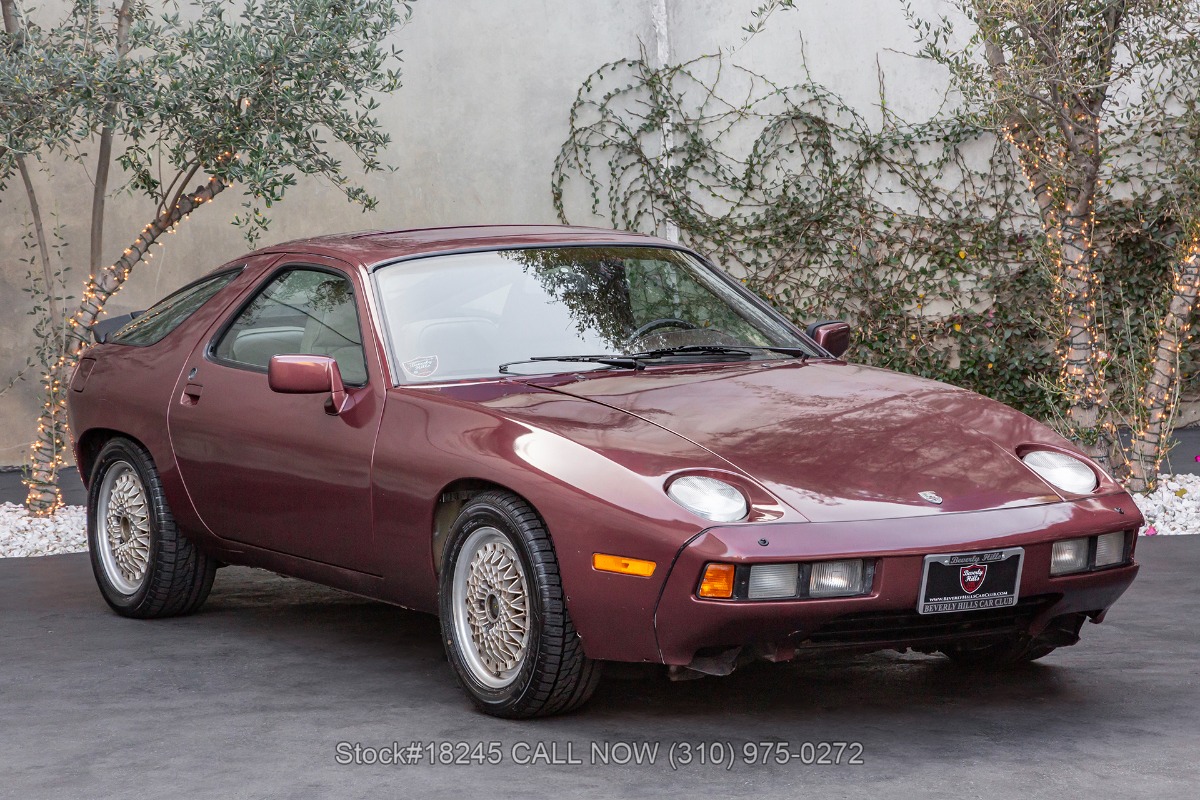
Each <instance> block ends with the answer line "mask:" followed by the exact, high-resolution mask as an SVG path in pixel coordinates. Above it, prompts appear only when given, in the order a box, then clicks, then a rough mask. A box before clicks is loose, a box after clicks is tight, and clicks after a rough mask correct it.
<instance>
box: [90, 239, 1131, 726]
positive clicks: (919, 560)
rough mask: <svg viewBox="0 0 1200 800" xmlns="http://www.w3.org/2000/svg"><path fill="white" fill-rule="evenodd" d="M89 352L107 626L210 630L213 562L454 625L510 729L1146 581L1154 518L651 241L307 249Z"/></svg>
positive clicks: (1003, 641)
mask: <svg viewBox="0 0 1200 800" xmlns="http://www.w3.org/2000/svg"><path fill="white" fill-rule="evenodd" d="M95 335H96V338H97V341H98V343H97V344H96V345H95V346H93V347H92V348H91V349H90V350H89V351H88V352H87V353H86V354H85V357H84V358H83V360H82V361H81V363H80V365H79V368H78V370H77V371H76V373H75V375H74V378H73V380H72V384H71V388H72V390H73V391H72V392H71V393H70V394H71V401H70V415H71V429H72V431H73V432H74V435H75V437H76V439H75V449H76V456H77V459H78V463H79V467H80V472H81V474H82V475H83V476H84V478H85V480H86V481H87V484H88V490H89V499H88V539H89V545H90V549H91V558H92V564H93V567H94V570H95V574H96V579H97V581H98V582H99V585H100V590H101V592H102V593H103V595H104V598H105V600H107V601H108V603H109V604H110V605H111V606H112V607H113V608H114V609H115V610H116V611H117V612H118V613H120V614H124V615H126V616H130V617H143V618H145V617H163V616H169V615H174V614H184V613H188V612H192V611H195V610H196V609H197V608H198V607H199V606H200V605H201V604H202V603H203V602H204V600H205V598H206V596H207V595H208V592H209V589H210V587H211V586H212V582H213V576H214V573H215V571H216V569H217V568H218V567H219V566H221V565H223V564H246V565H250V566H256V567H265V568H267V569H271V570H275V571H277V572H282V573H286V574H288V575H294V576H297V577H300V578H305V579H308V580H312V581H317V582H319V583H323V584H328V585H330V586H335V587H338V588H340V589H344V590H347V591H350V592H355V593H358V594H360V595H365V596H367V597H372V598H378V599H380V600H384V601H387V602H390V603H396V604H399V605H402V606H407V607H409V608H413V609H419V610H421V611H427V612H432V613H436V614H438V615H439V616H440V618H441V625H442V631H443V633H444V640H445V645H446V651H447V655H448V658H449V660H450V663H451V664H452V666H453V667H454V670H455V672H456V674H457V676H458V679H459V680H460V682H461V683H462V685H463V687H464V688H465V689H466V690H467V692H468V693H469V695H470V696H471V697H472V698H473V699H474V701H475V703H476V704H477V705H478V706H479V707H480V708H482V709H483V710H485V711H487V712H488V713H491V714H496V715H500V716H512V717H517V716H535V715H542V714H552V713H557V712H562V711H567V710H570V709H573V708H576V707H578V706H580V705H581V704H582V703H584V702H585V701H586V700H587V699H588V697H589V695H590V694H591V693H592V691H593V689H594V688H595V685H596V681H597V679H598V677H599V674H600V666H601V664H602V663H603V662H605V661H626V662H651V663H656V664H666V665H669V667H670V672H671V674H672V675H675V676H681V677H682V676H687V675H693V674H697V673H707V674H726V673H728V672H730V671H731V670H732V669H733V668H734V667H735V666H737V665H738V664H739V663H742V662H743V661H744V660H747V659H751V658H765V659H769V660H773V661H781V660H786V659H789V658H792V657H793V656H794V655H795V653H796V652H797V651H799V650H807V649H814V648H850V649H857V650H862V651H867V650H877V649H882V648H898V649H901V650H903V649H904V648H913V649H916V650H919V651H921V652H926V653H936V652H940V653H943V654H945V655H946V656H948V657H949V658H950V659H953V660H955V661H958V662H963V663H966V664H1003V663H1015V662H1019V661H1025V660H1031V659H1035V658H1040V657H1041V656H1044V655H1046V654H1047V653H1049V652H1050V651H1051V650H1053V649H1054V648H1056V647H1060V646H1063V645H1070V644H1074V643H1075V642H1076V641H1077V640H1078V638H1079V631H1080V628H1081V626H1082V624H1083V622H1084V620H1086V619H1090V620H1092V621H1093V622H1100V621H1101V620H1102V619H1103V617H1104V615H1105V613H1106V612H1107V610H1108V608H1109V607H1110V606H1111V605H1112V604H1113V602H1114V601H1116V599H1117V598H1118V597H1119V596H1120V595H1121V593H1122V592H1124V590H1125V589H1126V587H1128V586H1129V584H1130V582H1131V581H1132V580H1133V578H1134V576H1135V575H1136V574H1137V570H1138V567H1137V565H1136V564H1135V563H1134V561H1133V551H1134V545H1135V540H1136V537H1137V530H1138V528H1139V526H1140V525H1141V524H1142V518H1141V516H1140V514H1139V513H1138V510H1137V507H1136V506H1135V505H1134V503H1133V501H1132V500H1131V499H1130V497H1129V495H1128V494H1126V493H1125V492H1124V491H1122V489H1121V487H1120V486H1118V485H1117V484H1116V483H1114V482H1113V480H1112V479H1111V478H1110V477H1108V476H1107V475H1106V474H1105V473H1104V472H1103V471H1102V470H1101V469H1100V468H1098V467H1097V466H1096V464H1094V463H1092V462H1091V461H1089V460H1088V459H1087V458H1086V457H1084V456H1083V455H1082V454H1081V453H1079V452H1078V451H1077V450H1075V449H1074V448H1073V447H1072V446H1071V445H1070V444H1069V443H1068V442H1067V441H1065V440H1064V439H1062V438H1061V437H1059V436H1058V435H1056V434H1055V433H1053V432H1052V431H1051V430H1050V429H1048V428H1046V427H1045V426H1043V425H1041V424H1039V423H1037V422H1035V421H1033V420H1032V419H1030V418H1028V417H1026V416H1023V415H1022V414H1019V413H1017V412H1016V411H1013V410H1012V409H1010V408H1007V407H1005V406H1003V405H1001V404H999V403H996V402H993V401H991V400H988V399H986V398H984V397H981V396H979V395H976V394H972V393H970V392H966V391H963V390H960V389H955V388H953V387H950V386H946V385H944V384H941V383H936V382H933V381H929V380H923V379H919V378H915V377H911V376H907V375H900V374H897V373H894V372H889V371H886V370H881V369H872V368H868V367H863V366H856V365H854V364H850V363H847V362H846V361H844V360H842V359H841V355H842V354H843V353H844V351H845V350H846V347H847V344H848V340H849V328H848V326H846V325H845V324H843V323H836V322H823V323H816V324H814V325H812V326H810V327H809V328H808V330H807V332H805V331H802V330H799V329H798V328H796V327H794V326H793V325H792V324H791V323H789V322H788V320H787V319H785V318H784V317H783V316H782V315H780V314H779V313H777V312H776V311H775V310H773V309H772V308H771V307H770V306H768V305H767V304H766V303H764V302H763V301H761V300H760V299H759V298H757V297H755V296H754V295H752V294H751V293H749V292H748V291H746V289H745V288H744V287H743V286H741V285H740V284H739V283H738V282H737V281H734V280H731V279H730V278H728V277H727V276H726V275H724V274H723V273H722V272H721V271H719V270H718V269H716V268H714V267H713V265H712V264H710V263H708V262H706V261H705V260H704V258H702V257H701V256H699V255H697V254H696V253H694V252H692V251H690V250H688V249H686V248H682V247H680V246H678V245H676V244H672V243H671V242H667V241H663V240H659V239H654V238H650V237H645V236H638V235H632V234H626V233H617V232H614V231H606V230H596V229H586V228H565V227H522V226H504V227H474V228H435V229H427V230H412V231H399V232H376V233H359V234H346V235H340V236H330V237H324V238H319V239H311V240H307V241H299V242H293V243H290V244H284V245H279V246H277V247H271V248H268V249H265V250H261V251H258V252H255V253H252V254H250V255H248V256H246V257H245V258H240V259H238V260H237V261H235V262H232V263H230V264H228V265H226V266H224V267H221V268H220V269H217V270H216V271H214V272H212V273H211V274H209V275H208V276H206V277H204V278H202V279H200V280H198V281H196V282H194V283H192V284H190V285H188V286H185V287H184V288H183V289H180V290H179V291H178V292H176V293H174V294H172V295H171V296H169V297H167V298H166V299H165V300H163V301H161V302H160V303H158V304H157V305H155V306H154V307H152V308H150V309H149V310H148V311H146V312H144V313H142V314H140V315H137V316H136V317H129V318H125V319H115V320H110V321H107V322H105V323H103V324H102V325H98V326H97V327H96V330H95Z"/></svg>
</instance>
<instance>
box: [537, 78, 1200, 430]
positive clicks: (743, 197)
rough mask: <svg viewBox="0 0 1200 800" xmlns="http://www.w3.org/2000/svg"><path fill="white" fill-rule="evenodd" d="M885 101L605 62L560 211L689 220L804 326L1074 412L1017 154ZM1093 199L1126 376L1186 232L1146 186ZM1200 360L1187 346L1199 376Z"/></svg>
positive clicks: (659, 228) (992, 391)
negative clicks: (847, 328) (821, 322)
mask: <svg viewBox="0 0 1200 800" xmlns="http://www.w3.org/2000/svg"><path fill="white" fill-rule="evenodd" d="M881 85H882V81H881ZM879 107H880V114H879V116H878V118H877V119H875V120H873V121H868V120H867V119H866V118H865V117H864V116H863V115H862V114H861V113H859V112H858V111H856V110H855V109H853V108H851V107H849V106H848V105H847V103H845V102H844V101H843V100H842V99H841V98H840V97H838V96H837V95H836V94H835V93H833V92H832V91H830V90H829V89H828V88H826V87H824V86H822V85H820V84H818V83H816V82H814V81H813V80H811V78H810V77H808V76H807V75H806V76H805V79H804V80H802V81H801V82H799V83H796V84H791V85H780V84H777V83H774V82H772V81H770V80H769V79H768V78H766V77H764V76H762V75H760V74H757V73H754V72H752V71H749V70H747V69H745V68H744V67H741V66H738V65H736V64H732V63H730V61H729V57H728V56H725V55H710V56H704V57H700V58H697V59H694V60H692V61H689V62H686V63H682V64H669V65H666V66H656V65H653V64H651V63H650V62H649V60H648V59H647V58H646V57H645V56H642V57H640V58H636V59H625V60H621V61H617V62H614V63H611V64H606V65H604V66H603V67H601V68H600V69H598V70H596V71H595V72H594V73H593V74H592V75H590V76H589V77H588V79H587V80H586V81H585V82H584V83H583V85H582V86H581V88H580V90H579V92H578V95H577V97H576V100H575V103H574V104H573V106H572V108H571V112H570V134H569V138H568V139H567V140H566V142H565V143H564V144H563V146H562V149H561V151H560V153H559V155H558V158H557V160H556V162H555V167H554V173H553V179H552V189H553V197H554V203H555V207H556V209H557V212H558V215H559V217H560V218H561V219H562V220H563V221H564V222H565V221H568V216H569V215H568V210H567V209H568V207H570V208H577V207H579V206H578V200H579V199H580V195H582V197H583V199H585V201H586V203H587V205H588V207H589V208H590V211H591V213H592V214H593V215H599V216H603V217H606V218H607V220H608V222H609V223H610V224H612V225H613V226H614V227H618V228H622V229H628V230H640V231H643V232H659V233H668V232H669V233H672V234H673V233H674V232H675V231H677V232H678V236H679V238H680V239H681V240H682V241H683V242H685V243H686V244H688V245H690V246H692V247H695V248H696V249H698V250H700V251H701V252H705V253H706V254H708V255H710V256H711V257H713V258H714V260H716V261H717V262H718V263H720V264H721V265H722V266H723V267H724V268H725V269H727V270H729V271H730V272H731V273H733V274H735V275H736V276H738V277H740V278H742V279H743V280H744V281H745V282H746V283H747V285H748V286H750V287H751V288H752V289H754V290H755V291H757V292H759V293H760V294H762V295H763V296H765V297H767V298H768V299H769V300H771V301H772V302H773V303H775V305H776V306H777V307H778V308H779V309H780V310H781V311H783V312H784V313H785V314H787V315H788V316H790V317H791V318H792V319H793V320H795V321H796V322H797V323H801V324H804V323H808V322H811V321H814V320H817V319H823V318H840V319H846V320H848V321H850V322H851V323H852V325H853V326H854V328H855V338H854V348H855V349H854V351H853V353H852V357H853V358H854V359H855V360H856V361H859V362H863V363H868V364H874V365H879V366H883V367H888V368H891V369H897V370H902V371H905V372H909V373H913V374H917V375H921V376H925V377H931V378H935V379H939V380H944V381H948V382H951V383H954V384H957V385H961V386H964V387H967V388H970V389H973V390H975V391H978V392H982V393H984V394H986V395H989V396H991V397H994V398H996V399H998V400H1000V401H1002V402H1005V403H1008V404H1010V405H1013V406H1015V407H1017V408H1020V409H1021V410H1023V411H1025V412H1027V413H1030V414H1033V415H1034V416H1037V417H1039V418H1041V419H1044V420H1047V421H1050V422H1052V423H1055V422H1061V421H1062V420H1063V417H1064V413H1065V409H1066V403H1067V398H1064V396H1063V395H1062V393H1061V391H1060V390H1059V389H1058V388H1057V387H1056V386H1055V385H1054V377H1055V375H1056V373H1057V371H1058V360H1057V359H1058V357H1057V353H1056V349H1055V342H1057V341H1058V340H1059V339H1060V338H1061V336H1062V332H1061V331H1059V330H1057V328H1056V321H1055V319H1056V318H1055V314H1054V313H1053V307H1052V303H1053V302H1054V290H1053V286H1054V284H1053V254H1052V253H1051V252H1050V250H1049V248H1047V245H1046V239H1045V235H1044V233H1043V228H1042V227H1041V226H1040V224H1039V220H1038V216H1037V209H1036V208H1035V207H1033V206H1032V204H1031V202H1030V198H1029V193H1028V187H1027V185H1026V179H1025V177H1024V176H1023V174H1022V172H1021V169H1020V165H1019V163H1018V162H1017V161H1016V159H1015V158H1014V154H1013V151H1012V147H1011V146H1010V144H1009V143H1008V142H1007V141H1005V140H1003V139H1002V138H999V137H997V136H996V135H995V134H994V128H991V127H989V125H988V124H987V121H986V120H984V119H983V118H982V117H981V116H979V115H975V114H971V113H967V112H958V113H950V114H944V115H939V116H937V117H935V118H933V119H930V120H926V121H922V122H920V123H909V122H906V121H904V120H902V119H900V118H899V117H898V116H896V115H895V114H894V113H893V112H892V111H891V110H890V109H889V107H888V104H887V98H886V93H885V92H884V91H883V90H882V89H881V92H880V103H879ZM572 193H574V194H572ZM1114 194H1115V193H1114ZM1097 206H1098V209H1099V211H1098V213H1097V219H1098V220H1099V222H1098V223H1097V231H1096V236H1095V242H1096V247H1097V249H1098V251H1099V252H1100V253H1102V257H1101V258H1099V259H1098V264H1099V269H1101V270H1102V271H1105V272H1106V273H1107V274H1108V275H1109V276H1110V277H1111V280H1105V281H1104V285H1105V286H1106V287H1107V291H1106V292H1105V293H1104V295H1103V296H1102V297H1101V298H1100V304H1101V306H1102V309H1101V311H1100V313H1099V317H1100V318H1101V319H1102V320H1103V322H1104V327H1105V332H1106V341H1107V342H1108V346H1107V349H1106V350H1105V351H1104V355H1105V357H1106V358H1107V359H1109V360H1110V361H1111V362H1112V363H1113V364H1114V365H1115V366H1116V368H1115V369H1114V371H1113V372H1114V375H1113V377H1114V378H1117V379H1119V378H1120V377H1121V370H1122V368H1125V369H1126V370H1127V371H1128V372H1129V373H1130V374H1129V378H1130V381H1131V382H1132V381H1136V380H1138V379H1139V376H1137V375H1134V374H1133V373H1134V372H1136V369H1135V368H1134V367H1133V366H1131V365H1132V364H1135V363H1141V362H1140V360H1139V359H1141V358H1142V357H1143V356H1144V355H1145V353H1146V352H1147V349H1148V348H1150V347H1151V346H1152V342H1151V340H1152V339H1153V338H1154V334H1153V327H1154V323H1155V320H1157V319H1158V317H1159V316H1161V314H1162V312H1163V310H1164V309H1163V300H1162V293H1161V287H1162V286H1163V280H1164V276H1169V275H1170V274H1171V270H1172V267H1173V264H1174V263H1175V258H1176V256H1177V253H1176V250H1177V245H1178V240H1179V237H1180V235H1181V234H1180V228H1179V226H1178V225H1176V224H1174V223H1173V222H1172V218H1171V214H1170V209H1169V207H1168V204H1167V203H1166V202H1165V201H1163V200H1161V199H1156V198H1154V197H1150V196H1149V195H1148V194H1147V195H1143V196H1139V197H1133V198H1131V197H1130V195H1129V194H1128V193H1126V194H1125V195H1124V196H1122V197H1113V196H1108V195H1105V196H1103V197H1101V198H1098V201H1097ZM1168 280H1169V278H1168ZM1197 366H1198V365H1197V364H1196V362H1195V358H1194V356H1192V355H1190V354H1189V355H1185V357H1184V360H1183V370H1184V372H1185V375H1187V376H1189V378H1190V380H1191V382H1192V385H1193V386H1194V385H1195V383H1196V378H1197ZM1126 394H1127V395H1128V396H1124V395H1122V394H1121V392H1120V389H1119V387H1118V390H1117V395H1118V398H1117V399H1118V400H1121V401H1123V402H1124V403H1125V405H1124V406H1122V408H1124V409H1127V416H1136V413H1137V409H1136V398H1134V397H1133V394H1134V393H1133V392H1127V393H1126Z"/></svg>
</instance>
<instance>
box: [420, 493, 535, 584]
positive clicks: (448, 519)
mask: <svg viewBox="0 0 1200 800" xmlns="http://www.w3.org/2000/svg"><path fill="white" fill-rule="evenodd" d="M492 490H499V491H502V492H508V493H509V494H511V495H513V496H514V497H520V498H521V499H522V500H524V501H525V502H526V503H529V507H530V508H532V509H533V510H534V511H537V507H536V506H534V505H533V503H530V502H529V501H528V500H527V499H526V498H525V497H523V496H522V495H521V493H520V492H514V491H513V490H512V489H509V488H508V487H507V486H502V485H501V484H498V483H492V482H491V481H485V480H482V479H480V478H462V479H460V480H457V481H454V482H453V483H451V484H449V485H448V486H446V487H445V488H444V489H442V491H441V492H440V493H439V494H438V502H437V506H436V507H434V509H433V533H432V536H433V540H432V542H431V549H432V551H433V570H434V572H435V573H441V571H442V556H443V555H444V554H445V551H446V541H447V540H448V539H449V538H450V528H451V527H452V526H453V525H454V520H456V519H458V513H459V512H460V511H462V508H463V506H465V505H466V504H467V503H469V502H470V501H471V500H472V498H474V497H476V496H477V495H480V494H483V493H484V492H488V491H492Z"/></svg>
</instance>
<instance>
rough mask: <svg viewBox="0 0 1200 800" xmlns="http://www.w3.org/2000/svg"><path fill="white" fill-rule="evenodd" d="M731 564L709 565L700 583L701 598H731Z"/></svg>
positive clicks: (732, 571)
mask: <svg viewBox="0 0 1200 800" xmlns="http://www.w3.org/2000/svg"><path fill="white" fill-rule="evenodd" d="M733 573H734V569H733V564H709V565H708V566H707V567H705V568H704V579H703V580H701V581H700V591H699V593H698V594H699V595H700V596H701V597H718V598H730V597H733Z"/></svg>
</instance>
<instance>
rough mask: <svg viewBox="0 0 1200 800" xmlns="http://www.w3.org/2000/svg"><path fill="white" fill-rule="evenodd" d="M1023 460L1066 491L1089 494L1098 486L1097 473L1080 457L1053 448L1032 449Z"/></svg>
mask: <svg viewBox="0 0 1200 800" xmlns="http://www.w3.org/2000/svg"><path fill="white" fill-rule="evenodd" d="M1021 460H1022V461H1024V462H1025V466H1027V467H1029V468H1030V469H1031V470H1033V471H1034V472H1036V473H1037V474H1038V475H1041V476H1042V477H1043V478H1045V479H1046V480H1047V481H1049V482H1050V483H1052V484H1054V485H1055V486H1057V487H1058V488H1060V489H1062V490H1064V491H1067V492H1071V493H1073V494H1087V493H1088V492H1090V491H1092V490H1093V489H1095V488H1096V473H1094V472H1092V468H1091V467H1089V466H1088V465H1087V464H1085V463H1083V462H1082V461H1080V460H1079V459H1078V458H1072V457H1071V456H1068V455H1066V454H1064V453H1056V452H1054V451H1053V450H1031V451H1030V452H1028V453H1026V454H1025V456H1024V457H1023V458H1022V459H1021Z"/></svg>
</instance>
